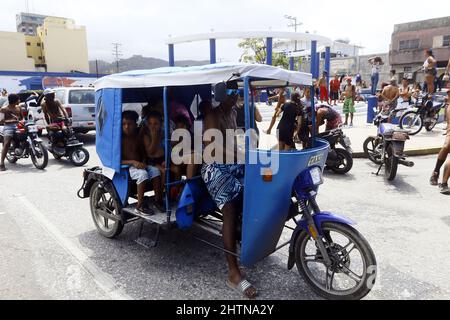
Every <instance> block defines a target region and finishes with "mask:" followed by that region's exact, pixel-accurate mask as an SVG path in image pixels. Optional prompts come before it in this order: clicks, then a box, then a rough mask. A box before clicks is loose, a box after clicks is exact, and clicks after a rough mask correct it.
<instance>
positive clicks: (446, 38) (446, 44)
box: [442, 36, 450, 47]
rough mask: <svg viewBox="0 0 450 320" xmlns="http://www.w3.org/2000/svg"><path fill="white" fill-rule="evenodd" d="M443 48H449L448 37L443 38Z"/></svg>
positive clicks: (449, 38)
mask: <svg viewBox="0 0 450 320" xmlns="http://www.w3.org/2000/svg"><path fill="white" fill-rule="evenodd" d="M442 46H443V47H450V36H444V43H443V44H442Z"/></svg>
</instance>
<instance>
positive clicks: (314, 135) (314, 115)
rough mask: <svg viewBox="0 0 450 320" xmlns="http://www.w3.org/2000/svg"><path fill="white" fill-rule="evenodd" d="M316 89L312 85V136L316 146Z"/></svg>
mask: <svg viewBox="0 0 450 320" xmlns="http://www.w3.org/2000/svg"><path fill="white" fill-rule="evenodd" d="M315 91H316V89H315V88H314V86H311V123H312V128H311V137H312V147H313V148H314V147H315V146H316V106H315V105H314V102H315V97H316V92H315Z"/></svg>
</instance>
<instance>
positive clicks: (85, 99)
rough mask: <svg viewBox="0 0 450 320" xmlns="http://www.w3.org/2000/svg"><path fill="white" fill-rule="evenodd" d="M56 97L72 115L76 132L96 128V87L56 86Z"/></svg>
mask: <svg viewBox="0 0 450 320" xmlns="http://www.w3.org/2000/svg"><path fill="white" fill-rule="evenodd" d="M54 90H55V96H56V99H57V100H59V101H60V102H61V103H62V105H63V107H64V108H66V110H67V111H68V112H69V115H71V117H72V126H73V129H74V131H75V132H79V133H88V132H89V131H93V130H95V90H94V88H55V89H54Z"/></svg>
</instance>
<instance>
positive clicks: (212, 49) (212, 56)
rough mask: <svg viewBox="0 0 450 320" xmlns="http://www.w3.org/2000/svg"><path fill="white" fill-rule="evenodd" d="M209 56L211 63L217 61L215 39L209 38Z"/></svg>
mask: <svg viewBox="0 0 450 320" xmlns="http://www.w3.org/2000/svg"><path fill="white" fill-rule="evenodd" d="M209 57H210V62H211V64H215V63H217V58H216V39H209Z"/></svg>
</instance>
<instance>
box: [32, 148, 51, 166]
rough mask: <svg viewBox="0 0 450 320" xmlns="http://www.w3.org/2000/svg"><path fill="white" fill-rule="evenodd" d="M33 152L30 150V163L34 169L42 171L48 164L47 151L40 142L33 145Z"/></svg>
mask: <svg viewBox="0 0 450 320" xmlns="http://www.w3.org/2000/svg"><path fill="white" fill-rule="evenodd" d="M30 148H31V147H30ZM34 150H35V151H33V150H30V156H31V161H32V162H33V164H34V166H35V167H36V169H38V170H44V169H45V168H46V167H47V164H48V151H47V149H45V147H44V146H43V145H42V143H40V142H37V143H35V145H34Z"/></svg>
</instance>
